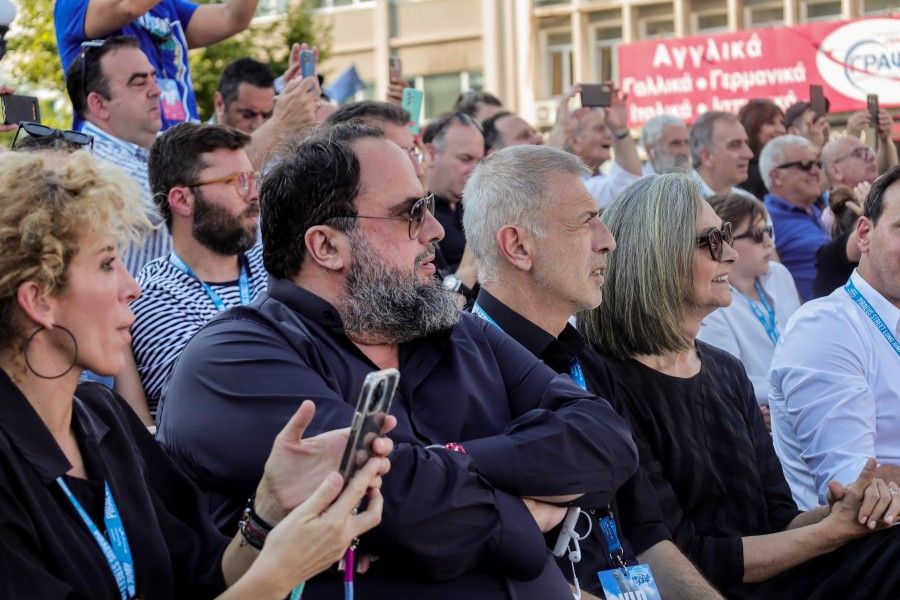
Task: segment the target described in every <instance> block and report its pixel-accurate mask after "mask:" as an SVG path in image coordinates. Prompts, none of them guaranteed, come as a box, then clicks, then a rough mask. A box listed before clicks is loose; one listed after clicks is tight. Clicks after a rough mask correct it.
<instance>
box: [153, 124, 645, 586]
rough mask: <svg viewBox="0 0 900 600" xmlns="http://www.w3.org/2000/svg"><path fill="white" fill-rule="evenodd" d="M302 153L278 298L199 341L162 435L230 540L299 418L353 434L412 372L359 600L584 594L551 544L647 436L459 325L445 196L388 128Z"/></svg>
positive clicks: (352, 129)
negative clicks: (373, 400) (376, 402)
mask: <svg viewBox="0 0 900 600" xmlns="http://www.w3.org/2000/svg"><path fill="white" fill-rule="evenodd" d="M285 157H286V158H285V159H284V160H283V161H282V162H280V163H279V164H278V165H276V166H275V167H273V169H272V170H271V171H270V172H269V173H268V174H267V175H266V177H265V179H264V180H263V183H262V187H261V203H262V209H263V211H262V233H263V249H264V250H263V256H264V260H265V266H266V269H267V270H268V272H269V274H270V279H269V284H268V288H267V291H266V293H265V294H263V295H262V296H261V297H260V299H259V300H258V301H257V302H256V303H255V304H254V305H253V307H242V308H237V309H233V310H231V311H229V312H228V313H226V314H224V315H222V316H221V317H219V318H216V319H214V320H213V321H211V322H210V323H208V324H207V325H206V326H204V327H203V328H202V329H201V330H200V331H199V332H198V333H197V334H196V335H194V337H193V338H192V339H191V341H190V342H189V343H188V344H187V346H186V347H185V350H184V352H183V353H182V355H181V358H180V359H179V361H178V364H177V365H176V366H175V369H174V371H173V373H172V378H171V380H170V382H169V387H168V389H167V391H166V393H165V396H164V398H163V408H162V410H161V416H160V428H159V434H158V438H159V440H160V442H161V443H162V444H163V445H164V446H165V447H166V448H167V449H168V451H169V452H170V454H171V455H172V456H173V458H174V459H175V460H176V462H178V463H179V464H180V465H181V466H182V467H183V468H184V469H185V471H186V472H187V473H188V475H189V476H190V477H191V478H192V479H194V480H195V481H196V482H197V483H198V485H199V486H200V487H201V488H202V489H203V490H205V492H206V493H207V494H208V497H209V501H210V508H211V511H212V512H213V515H214V518H215V519H216V522H217V524H218V526H219V527H220V529H222V530H223V531H233V530H234V528H235V526H236V524H237V522H238V517H239V516H240V514H241V512H242V509H243V508H244V507H245V506H247V498H248V496H250V494H251V493H252V492H253V488H254V486H255V482H254V481H253V480H254V478H256V480H258V479H259V475H260V474H261V473H262V469H263V463H264V461H265V455H266V452H265V450H264V448H265V447H267V446H270V445H271V442H272V440H273V439H274V437H275V435H276V434H277V432H278V431H279V430H280V429H281V427H282V426H283V424H284V423H285V422H286V421H287V419H288V418H289V417H290V415H291V414H293V412H294V411H295V410H296V407H297V405H298V404H299V403H300V402H301V401H302V400H303V399H306V398H310V399H312V400H313V401H314V402H315V403H316V419H315V421H314V422H313V423H312V425H311V427H310V430H309V433H310V434H311V435H314V434H315V433H317V432H318V431H326V430H330V429H335V428H341V427H346V426H348V425H349V424H350V422H351V420H352V418H353V414H354V407H355V405H356V400H357V396H358V395H359V391H360V388H361V386H362V382H363V379H364V378H365V376H366V375H367V374H369V373H370V372H372V371H373V370H376V369H384V368H396V369H398V370H399V371H400V381H399V387H398V390H397V394H396V396H395V398H394V401H393V405H392V408H391V413H392V414H394V415H396V416H397V418H398V421H399V424H398V426H397V428H396V429H395V430H394V431H392V432H391V434H390V435H391V437H392V438H393V439H394V441H395V450H394V452H393V453H392V454H391V456H390V459H391V473H390V474H389V475H388V476H386V477H385V478H384V483H383V486H382V488H381V493H382V496H383V497H384V501H385V503H384V518H383V521H382V525H381V527H380V528H378V529H376V530H373V532H372V534H371V535H366V536H363V538H362V539H361V541H360V544H359V547H358V549H357V555H374V556H378V557H379V560H378V561H377V562H373V563H371V565H370V566H369V569H368V571H367V572H366V573H365V574H364V575H362V576H361V580H360V581H358V582H357V583H356V587H357V589H359V590H360V593H361V595H364V596H365V597H366V598H385V599H387V598H391V599H394V598H397V597H400V596H401V595H403V596H405V597H410V598H429V599H433V600H444V599H447V600H450V599H457V598H460V597H465V596H469V597H472V598H479V599H480V600H492V599H497V600H500V599H508V598H520V599H534V600H538V599H540V600H543V599H556V598H559V599H564V598H566V597H569V598H571V591H570V589H569V587H568V585H567V583H566V580H565V578H564V577H563V575H562V572H561V571H560V570H559V568H558V567H557V566H556V564H555V563H554V561H553V558H552V556H551V554H550V553H549V551H548V549H547V548H546V545H545V543H544V539H543V536H542V532H545V531H548V530H550V529H551V528H553V527H555V526H556V525H557V524H558V523H559V522H560V521H561V520H562V519H563V517H564V515H565V513H566V507H565V503H567V502H570V501H572V500H575V499H576V498H578V497H580V496H581V495H583V494H586V493H590V494H592V495H593V497H596V498H597V499H598V501H600V502H603V503H606V502H608V501H609V500H610V499H611V498H612V495H613V494H614V492H615V490H616V488H617V487H619V486H620V485H621V484H622V482H624V481H625V480H627V479H628V478H629V477H630V476H631V475H632V474H633V473H634V471H635V468H636V449H635V447H634V445H633V442H632V439H631V432H630V430H629V429H628V427H627V426H626V425H625V423H624V421H623V420H622V419H621V418H620V417H619V416H617V415H616V414H615V412H614V411H613V410H612V409H611V407H610V406H609V404H608V403H607V402H606V401H604V400H600V399H597V398H596V397H594V396H593V395H591V394H589V393H587V392H586V391H585V390H583V389H581V388H580V387H578V386H577V385H575V384H574V383H573V382H572V381H571V380H570V379H569V378H568V376H566V375H557V374H556V373H555V372H554V371H553V370H552V369H550V368H549V367H547V366H545V365H544V364H543V363H541V361H540V360H539V359H538V358H537V357H535V356H533V355H531V354H530V353H529V352H528V351H527V350H525V349H524V348H522V347H521V346H519V345H518V344H517V343H515V342H514V341H513V340H512V339H510V338H509V337H507V336H506V335H505V334H503V333H502V332H500V331H498V330H497V329H496V328H494V327H493V326H491V325H490V324H488V323H485V322H484V321H481V320H480V319H478V318H476V317H474V316H473V315H470V314H461V313H460V312H459V310H458V309H457V304H456V297H455V294H454V293H453V292H452V291H450V290H448V289H446V288H445V287H444V286H443V285H442V284H441V283H440V282H438V281H436V280H435V279H434V277H433V274H434V264H433V262H432V261H433V259H434V255H435V244H436V243H437V242H438V241H439V240H440V239H441V237H442V235H443V229H442V228H441V225H440V223H438V221H437V220H436V219H435V218H434V215H433V213H432V212H431V211H432V210H433V208H434V199H433V197H431V196H427V197H424V198H423V197H422V196H423V193H424V190H423V188H422V185H421V184H420V182H419V180H418V178H417V177H416V174H415V170H414V168H413V165H412V164H411V163H410V160H409V158H408V156H407V154H406V153H405V152H404V151H403V150H402V149H400V148H399V147H398V146H397V145H396V144H394V143H393V142H390V141H388V140H387V139H385V138H384V135H383V133H382V132H381V131H380V130H378V129H374V128H370V127H367V126H365V125H361V124H356V123H345V124H338V125H335V126H334V127H332V128H330V129H327V130H323V131H321V132H319V133H317V134H316V135H314V136H312V137H310V138H307V139H306V140H303V141H300V142H299V143H298V145H297V146H296V147H295V148H292V149H291V151H290V152H286V153H285ZM236 439H240V440H241V441H242V443H241V444H235V443H234V440H236ZM332 466H333V468H337V467H338V465H337V464H334V465H332ZM342 580H343V575H342V574H340V573H338V572H337V570H334V569H333V570H331V571H329V572H327V573H325V574H323V575H321V576H318V577H316V578H315V579H313V580H311V581H308V582H306V585H305V588H304V590H303V598H304V599H306V600H310V599H312V600H315V599H317V598H333V597H334V596H335V595H337V594H340V590H341V589H342V587H343V583H342Z"/></svg>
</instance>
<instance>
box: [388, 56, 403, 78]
mask: <svg viewBox="0 0 900 600" xmlns="http://www.w3.org/2000/svg"><path fill="white" fill-rule="evenodd" d="M388 69H389V71H390V74H391V79H400V78H401V77H403V63H402V62H401V61H400V59H399V58H398V57H396V56H392V57H390V58H389V59H388Z"/></svg>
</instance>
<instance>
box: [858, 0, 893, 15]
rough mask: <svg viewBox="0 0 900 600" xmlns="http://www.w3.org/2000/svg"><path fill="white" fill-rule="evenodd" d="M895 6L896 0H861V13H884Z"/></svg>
mask: <svg viewBox="0 0 900 600" xmlns="http://www.w3.org/2000/svg"><path fill="white" fill-rule="evenodd" d="M896 8H897V0H863V14H867V15H886V14H887V13H889V12H890V11H891V10H895V9H896Z"/></svg>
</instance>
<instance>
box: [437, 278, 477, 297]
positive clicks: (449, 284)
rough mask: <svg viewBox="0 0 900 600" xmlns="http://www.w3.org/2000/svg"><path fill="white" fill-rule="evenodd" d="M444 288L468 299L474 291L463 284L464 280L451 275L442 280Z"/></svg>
mask: <svg viewBox="0 0 900 600" xmlns="http://www.w3.org/2000/svg"><path fill="white" fill-rule="evenodd" d="M442 282H443V284H444V287H445V288H447V289H448V290H450V291H453V292H456V293H457V294H461V295H463V296H465V297H466V298H468V297H469V295H470V294H471V293H472V290H471V289H470V288H469V287H468V286H467V285H466V284H464V283H463V282H462V279H460V278H459V277H457V276H456V275H454V274H453V273H451V274H450V275H447V276H445V277H444V279H443V280H442Z"/></svg>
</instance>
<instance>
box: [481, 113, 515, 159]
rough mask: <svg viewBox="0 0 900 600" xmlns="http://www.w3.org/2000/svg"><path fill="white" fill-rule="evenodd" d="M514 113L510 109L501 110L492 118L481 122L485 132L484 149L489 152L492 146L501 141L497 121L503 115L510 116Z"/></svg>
mask: <svg viewBox="0 0 900 600" xmlns="http://www.w3.org/2000/svg"><path fill="white" fill-rule="evenodd" d="M512 114H513V113H511V112H509V111H508V110H501V111H500V112H498V113H497V114H495V115H492V116H491V117H490V118H488V119H485V120H484V121H483V122H482V123H481V127H482V130H483V131H482V133H483V134H484V151H485V153H487V152H488V150H490V149H491V148H493V147H494V146H496V145H497V144H498V143H499V142H500V132H499V131H498V130H497V121H499V120H500V119H502V118H503V117H510V116H512Z"/></svg>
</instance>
